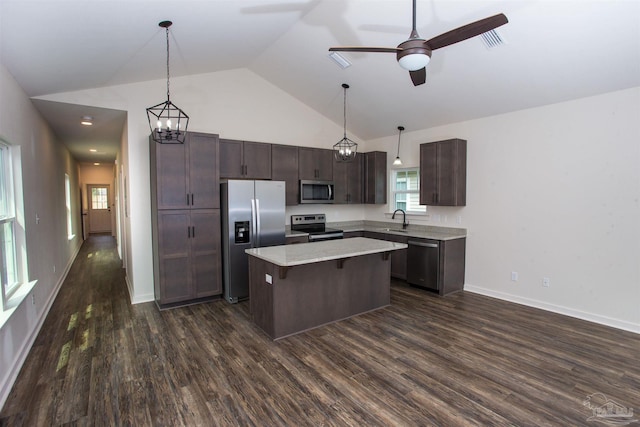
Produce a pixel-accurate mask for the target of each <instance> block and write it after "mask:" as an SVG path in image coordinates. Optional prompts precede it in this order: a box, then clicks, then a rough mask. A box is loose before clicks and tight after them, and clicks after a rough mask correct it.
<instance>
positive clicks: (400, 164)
mask: <svg viewBox="0 0 640 427" xmlns="http://www.w3.org/2000/svg"><path fill="white" fill-rule="evenodd" d="M403 130H404V126H398V154H396V159H395V160H394V161H393V166H402V160H400V135H401V134H402V131H403Z"/></svg>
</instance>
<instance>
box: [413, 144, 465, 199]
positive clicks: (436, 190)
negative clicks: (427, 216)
mask: <svg viewBox="0 0 640 427" xmlns="http://www.w3.org/2000/svg"><path fill="white" fill-rule="evenodd" d="M466 203H467V141H465V140H464V139H448V140H445V141H438V142H430V143H426V144H420V204H421V205H429V206H465V205H466Z"/></svg>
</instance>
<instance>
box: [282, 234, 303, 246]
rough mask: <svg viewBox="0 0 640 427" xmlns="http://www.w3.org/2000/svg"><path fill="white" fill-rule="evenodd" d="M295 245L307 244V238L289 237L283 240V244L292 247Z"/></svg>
mask: <svg viewBox="0 0 640 427" xmlns="http://www.w3.org/2000/svg"><path fill="white" fill-rule="evenodd" d="M296 243H309V236H307V235H304V236H290V237H287V238H286V239H285V244H287V245H294V244H296Z"/></svg>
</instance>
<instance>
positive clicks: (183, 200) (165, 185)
mask: <svg viewBox="0 0 640 427" xmlns="http://www.w3.org/2000/svg"><path fill="white" fill-rule="evenodd" d="M149 144H150V145H149V151H150V155H151V176H152V177H154V178H153V179H152V180H151V186H152V196H151V197H152V198H154V199H155V201H154V205H155V208H156V209H185V208H186V209H217V208H219V207H220V195H219V189H218V187H219V185H218V135H214V134H203V133H193V132H189V133H188V134H187V138H186V140H185V143H184V144H158V143H156V142H154V141H153V139H150V143H149Z"/></svg>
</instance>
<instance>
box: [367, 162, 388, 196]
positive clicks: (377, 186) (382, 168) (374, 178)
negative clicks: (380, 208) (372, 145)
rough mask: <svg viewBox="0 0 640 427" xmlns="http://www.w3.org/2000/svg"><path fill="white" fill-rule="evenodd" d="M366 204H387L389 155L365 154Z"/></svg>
mask: <svg viewBox="0 0 640 427" xmlns="http://www.w3.org/2000/svg"><path fill="white" fill-rule="evenodd" d="M364 203H367V204H383V205H384V204H386V203H387V153H386V151H371V152H369V153H364Z"/></svg>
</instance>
